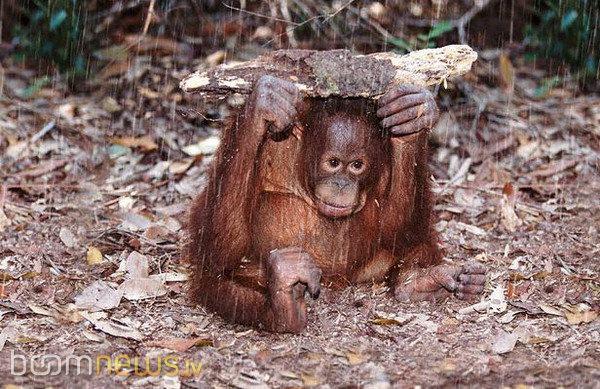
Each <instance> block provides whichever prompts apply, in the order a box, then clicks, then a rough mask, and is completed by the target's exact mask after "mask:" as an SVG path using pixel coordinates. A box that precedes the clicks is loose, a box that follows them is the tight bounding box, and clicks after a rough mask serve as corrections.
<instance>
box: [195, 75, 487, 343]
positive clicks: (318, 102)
mask: <svg viewBox="0 0 600 389" xmlns="http://www.w3.org/2000/svg"><path fill="white" fill-rule="evenodd" d="M375 104H376V103H375V102H374V101H373V100H368V99H342V98H326V99H316V98H315V99H301V98H300V96H299V92H298V90H297V88H296V87H295V85H294V84H292V83H289V82H287V81H284V80H281V79H278V78H274V77H271V76H263V77H261V78H260V79H259V80H258V82H257V84H256V85H255V87H254V90H253V92H252V94H251V95H250V97H249V99H248V101H247V103H246V105H245V108H244V110H243V112H241V113H240V114H239V115H237V116H236V117H235V120H234V123H232V125H230V126H229V127H228V128H227V129H225V131H224V133H223V139H222V143H221V146H220V149H219V151H218V153H217V155H216V158H215V161H214V163H213V168H212V171H211V175H210V178H209V182H208V186H207V187H206V189H204V191H203V192H202V193H201V194H200V195H199V196H198V198H197V199H196V200H195V202H194V205H193V207H192V209H191V214H190V223H189V232H190V234H191V242H190V243H189V245H188V246H187V257H188V258H189V260H190V261H191V263H192V265H193V276H192V279H191V293H192V296H193V298H194V299H195V300H196V301H198V302H200V303H201V304H203V305H205V306H206V307H208V308H209V309H211V310H213V311H215V312H217V313H218V314H220V315H221V316H222V317H224V318H225V319H227V320H229V321H232V322H236V323H242V324H248V325H254V326H259V327H263V328H265V329H267V330H270V331H277V332H296V333H297V332H301V331H302V330H303V329H304V328H305V326H306V323H307V317H306V301H305V299H306V297H307V295H310V296H311V297H312V298H317V297H318V295H319V291H320V287H321V284H322V283H323V284H325V285H327V286H331V287H336V286H337V287H340V286H345V285H348V284H350V283H360V282H374V281H383V280H386V281H387V282H388V283H389V284H390V286H391V288H392V290H393V292H394V295H395V296H396V298H397V299H399V300H402V301H409V300H410V301H418V300H436V299H439V298H442V297H445V296H448V295H451V294H454V295H455V296H456V297H458V298H460V299H473V298H475V297H476V296H477V295H478V294H480V293H481V292H482V290H483V286H484V282H485V270H484V268H483V267H482V266H481V265H479V264H476V263H469V264H466V265H456V264H448V263H442V252H441V250H440V248H439V246H438V237H437V235H436V231H435V229H434V224H433V217H432V216H433V215H432V194H431V191H430V188H429V173H428V167H427V133H428V130H429V129H431V127H432V126H433V125H434V123H435V122H436V120H437V118H438V110H437V106H436V104H435V101H434V98H433V96H432V95H431V93H429V92H428V91H427V90H425V89H423V88H420V87H415V86H408V85H401V86H392V87H391V88H390V89H389V91H388V92H387V93H386V94H385V95H384V96H382V97H381V98H380V99H379V102H378V109H377V107H375Z"/></svg>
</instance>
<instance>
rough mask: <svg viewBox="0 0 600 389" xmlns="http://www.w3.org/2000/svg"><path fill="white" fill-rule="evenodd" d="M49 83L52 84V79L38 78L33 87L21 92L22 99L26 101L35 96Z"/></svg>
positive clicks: (30, 86) (46, 77)
mask: <svg viewBox="0 0 600 389" xmlns="http://www.w3.org/2000/svg"><path fill="white" fill-rule="evenodd" d="M49 83H50V77H48V76H44V77H41V78H36V79H35V80H34V81H33V83H32V84H31V85H29V86H28V87H27V88H25V89H24V90H23V91H22V92H21V97H22V98H24V99H28V98H30V97H31V96H33V95H35V94H36V93H37V92H39V91H40V89H42V88H43V87H45V86H46V85H48V84H49Z"/></svg>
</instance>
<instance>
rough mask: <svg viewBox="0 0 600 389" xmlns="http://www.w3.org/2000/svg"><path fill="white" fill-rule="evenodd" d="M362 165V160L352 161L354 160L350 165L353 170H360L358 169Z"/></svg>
mask: <svg viewBox="0 0 600 389" xmlns="http://www.w3.org/2000/svg"><path fill="white" fill-rule="evenodd" d="M363 166H364V163H363V161H354V162H352V167H353V168H354V169H355V170H360V169H362V167H363Z"/></svg>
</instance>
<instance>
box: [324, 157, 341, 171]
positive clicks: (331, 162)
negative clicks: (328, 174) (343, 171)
mask: <svg viewBox="0 0 600 389" xmlns="http://www.w3.org/2000/svg"><path fill="white" fill-rule="evenodd" d="M327 163H329V166H331V167H332V168H334V169H335V168H336V167H338V166H340V160H339V159H337V158H331V159H330V160H329V161H327Z"/></svg>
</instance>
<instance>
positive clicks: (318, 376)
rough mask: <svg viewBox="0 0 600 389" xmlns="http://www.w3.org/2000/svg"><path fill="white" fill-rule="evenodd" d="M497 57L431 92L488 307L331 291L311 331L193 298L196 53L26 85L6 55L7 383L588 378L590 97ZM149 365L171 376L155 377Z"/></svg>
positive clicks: (0, 118)
mask: <svg viewBox="0 0 600 389" xmlns="http://www.w3.org/2000/svg"><path fill="white" fill-rule="evenodd" d="M483 57H485V56H483ZM496 62H497V61H496V59H493V58H492V59H490V60H489V62H484V63H482V64H480V65H478V66H477V67H476V69H474V71H473V72H472V73H471V74H470V75H469V76H467V77H466V78H465V79H463V80H462V81H460V82H457V83H455V84H451V85H450V89H449V90H448V91H440V92H439V102H440V106H441V108H442V111H443V115H442V118H441V120H440V123H439V125H438V127H437V128H436V130H435V131H434V132H433V134H432V146H433V149H432V155H431V164H432V172H433V176H434V179H435V184H434V188H435V191H436V193H437V206H436V211H437V214H438V216H439V222H438V224H437V227H438V229H439V230H440V231H441V236H442V241H443V244H444V247H445V248H446V250H447V253H448V255H447V256H448V259H449V260H452V261H457V262H459V261H465V260H476V261H480V262H481V263H483V264H485V265H486V266H487V267H488V269H489V273H488V276H489V277H488V279H489V281H488V283H487V285H486V290H485V294H484V296H483V297H482V301H481V302H480V303H478V304H476V305H475V306H471V304H470V303H467V302H462V301H458V300H454V299H450V300H448V301H445V302H441V303H439V304H431V303H421V304H400V303H398V302H396V301H394V300H393V299H392V298H391V297H390V296H389V295H388V294H387V293H386V288H385V286H384V285H362V286H356V287H351V288H347V289H345V290H341V291H331V290H327V289H326V290H324V291H323V293H322V295H321V297H320V298H319V299H318V300H317V301H315V302H312V303H311V304H310V308H309V309H310V313H309V318H310V324H309V326H308V328H307V329H306V331H305V332H304V334H302V335H282V334H270V333H265V332H261V331H257V330H252V329H249V328H246V327H242V326H236V325H231V324H228V323H225V322H223V321H222V320H221V319H220V318H219V317H217V316H215V315H213V314H210V313H207V312H206V311H205V310H204V309H203V308H202V307H198V306H194V305H192V304H190V302H189V301H188V300H187V298H186V294H185V287H186V285H185V280H186V277H187V276H186V274H187V267H186V265H185V264H184V263H182V261H181V259H180V246H181V242H182V239H184V238H183V236H184V235H183V233H182V223H183V221H184V218H185V217H184V216H185V211H186V208H187V205H188V203H189V201H190V199H191V198H192V197H193V196H194V195H195V194H196V193H198V191H199V190H200V188H201V187H202V185H203V184H204V182H205V171H206V169H207V166H208V164H209V163H210V160H211V154H212V153H213V152H214V149H215V145H216V144H217V140H218V130H217V129H216V128H217V127H218V123H219V121H218V118H219V117H220V115H222V114H224V113H225V111H226V104H223V105H221V107H220V108H218V109H212V110H208V114H207V116H208V118H206V117H204V116H203V115H202V114H204V113H206V112H205V108H204V107H203V106H202V105H201V104H200V103H199V102H197V101H196V100H194V99H193V98H191V97H189V96H184V95H182V93H181V92H180V91H179V90H178V89H177V82H178V80H179V79H181V78H182V77H183V76H184V75H185V74H187V73H188V72H189V71H190V70H191V69H192V68H193V66H205V65H204V63H202V62H196V63H184V64H182V63H180V62H177V60H174V59H172V58H170V57H165V58H159V59H158V60H156V59H155V60H151V59H150V58H149V57H138V58H136V59H135V61H133V62H132V63H131V64H132V66H130V67H128V68H126V69H123V68H115V69H112V70H111V69H108V70H107V69H105V71H104V72H102V73H101V74H99V76H98V78H96V79H95V80H92V81H91V82H90V84H89V85H87V88H88V89H87V90H86V91H82V92H80V93H67V92H66V91H65V89H64V87H63V86H61V85H59V84H57V85H51V86H47V87H41V88H36V89H34V90H32V89H31V88H29V89H28V88H27V87H28V85H30V81H31V79H32V78H33V74H32V73H29V72H28V71H26V70H23V69H21V68H16V67H13V66H11V65H10V64H6V66H5V68H4V69H3V70H2V72H3V77H0V79H3V83H2V86H1V87H2V90H1V93H0V328H1V330H0V377H2V378H1V381H3V382H4V383H7V384H8V383H10V384H14V385H23V386H31V385H40V383H44V384H46V385H52V386H68V385H72V386H74V387H75V386H79V385H82V384H84V383H86V385H89V386H90V387H99V388H100V387H107V386H113V385H117V386H118V385H123V386H130V385H134V386H163V387H173V388H175V387H179V386H181V387H213V386H216V387H219V386H221V387H227V386H236V387H241V388H246V387H271V386H313V385H322V384H329V385H330V386H332V387H338V386H343V385H347V386H350V387H352V386H365V387H371V388H385V387H387V386H388V385H389V384H390V383H391V384H392V385H395V386H400V387H403V386H413V385H422V386H453V385H455V384H464V385H475V384H477V385H485V386H490V387H499V386H513V387H516V386H519V387H523V386H520V385H535V386H552V387H553V386H558V385H563V386H580V387H598V382H600V362H599V361H600V320H598V318H597V317H598V312H599V310H600V304H599V301H600V298H599V297H600V283H599V279H598V273H599V271H600V97H598V96H594V95H585V94H582V93H580V92H578V91H577V90H576V89H575V88H574V87H572V86H569V85H564V86H562V87H557V88H554V89H551V90H549V91H547V93H545V96H543V97H541V98H540V96H539V94H540V90H539V89H537V90H536V86H537V85H539V84H540V83H541V81H542V80H543V78H544V74H543V72H538V71H534V70H531V69H530V67H529V66H526V65H522V64H516V65H515V67H516V72H515V74H516V76H515V79H514V80H509V81H513V82H514V85H515V87H514V88H512V89H511V88H502V87H500V86H499V85H500V84H501V83H500V81H499V80H498V78H497V77H496V76H494V75H495V74H498V72H497V67H496ZM505 81H506V80H505ZM542 92H543V91H542ZM232 103H233V101H232ZM209 118H213V119H209ZM214 118H217V120H216V121H215V119H214ZM33 356H38V357H39V356H45V357H42V358H38V359H37V361H32V360H31V358H32V357H33ZM73 356H78V357H80V362H79V365H80V366H79V367H81V368H82V372H81V373H80V374H78V373H77V370H76V368H77V364H78V363H77V360H76V359H74V358H73ZM85 356H89V357H90V360H91V361H92V365H91V367H92V368H91V370H90V371H91V374H90V371H88V362H89V361H88V362H86V361H85V358H84V357H85ZM102 356H104V359H101V366H102V368H101V369H100V371H99V372H98V371H97V370H96V368H97V365H96V362H97V358H98V357H102ZM168 356H170V357H171V359H170V360H167V359H165V358H167V357H168ZM135 357H138V358H140V360H139V365H140V366H141V367H142V368H141V369H139V368H138V370H136V369H135V368H134V366H133V365H134V363H135V360H134V358H135ZM43 358H46V359H43ZM107 358H110V364H111V367H112V368H113V369H112V370H111V371H109V370H107V369H106V368H104V367H105V366H106V364H107V360H106V359H107ZM144 358H148V360H150V361H151V364H152V365H153V366H154V367H156V365H157V364H158V363H161V364H162V368H161V373H162V374H159V375H156V374H150V375H148V374H144V373H143V371H142V370H144V369H143V367H144V365H145V363H146V361H145V360H144ZM117 360H118V361H119V362H120V364H119V365H118V366H115V363H116V362H117ZM166 362H167V363H170V365H169V364H166V365H165V363H166ZM52 363H60V364H62V365H61V366H60V368H58V365H52ZM174 363H178V364H179V365H178V366H180V367H181V369H179V370H177V371H175V369H174V368H173V366H174V365H173V364H174ZM198 363H201V366H200V367H198V371H196V370H194V368H195V367H197V364H198ZM186 364H187V368H186ZM45 368H50V370H47V369H45ZM44 371H46V373H44ZM49 372H50V373H54V372H59V373H60V374H58V375H49ZM171 373H176V374H171ZM367 385H370V386H367Z"/></svg>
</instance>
